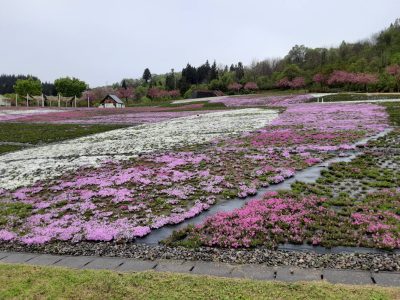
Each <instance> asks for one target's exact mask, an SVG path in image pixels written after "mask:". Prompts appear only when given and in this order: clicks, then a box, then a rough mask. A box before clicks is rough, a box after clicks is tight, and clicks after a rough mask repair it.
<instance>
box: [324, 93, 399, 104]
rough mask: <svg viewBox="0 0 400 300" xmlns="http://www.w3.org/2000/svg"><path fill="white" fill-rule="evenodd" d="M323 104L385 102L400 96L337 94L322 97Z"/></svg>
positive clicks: (387, 94)
mask: <svg viewBox="0 0 400 300" xmlns="http://www.w3.org/2000/svg"><path fill="white" fill-rule="evenodd" d="M323 98H324V102H336V101H357V100H385V99H400V94H389V93H381V94H368V95H367V94H365V93H339V94H333V95H328V96H323Z"/></svg>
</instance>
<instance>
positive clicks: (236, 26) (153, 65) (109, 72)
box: [0, 0, 400, 87]
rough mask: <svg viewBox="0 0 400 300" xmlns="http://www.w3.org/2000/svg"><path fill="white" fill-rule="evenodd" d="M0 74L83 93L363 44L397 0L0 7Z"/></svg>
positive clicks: (399, 13) (66, 1) (95, 0)
mask: <svg viewBox="0 0 400 300" xmlns="http://www.w3.org/2000/svg"><path fill="white" fill-rule="evenodd" d="M0 4H1V5H0V39H1V44H0V57H1V59H0V73H6V74H13V73H18V74H27V73H29V74H33V75H36V76H38V77H39V78H40V79H41V80H42V81H53V80H54V79H56V78H58V77H61V76H66V75H68V76H75V77H78V78H80V79H82V80H85V81H86V82H88V83H89V84H90V86H91V87H95V86H98V85H105V84H111V83H113V82H117V81H120V80H121V79H122V78H135V77H140V76H141V75H142V73H143V69H144V68H146V67H148V68H150V70H151V72H152V73H165V72H168V71H169V70H170V69H171V68H175V70H177V71H180V70H181V69H182V67H184V66H185V65H186V63H187V62H190V63H191V64H193V65H195V66H198V65H200V64H202V63H203V62H205V60H206V59H209V60H210V61H213V60H214V59H215V60H216V61H217V63H223V64H228V65H230V64H231V63H236V62H237V61H242V62H243V63H244V64H249V63H250V62H251V61H252V60H253V59H259V60H261V59H264V58H270V57H282V56H284V55H285V54H286V53H287V52H288V51H289V50H290V48H291V47H292V46H293V45H295V44H304V45H306V46H308V47H321V46H336V45H338V44H340V42H341V41H342V40H346V41H350V42H354V41H357V40H360V39H364V38H368V37H369V36H370V35H371V34H372V33H376V32H378V31H380V30H381V29H383V28H385V27H387V26H388V25H389V24H390V23H391V22H393V21H394V20H395V19H396V18H398V17H400V1H399V0H375V1H373V0H335V1H325V0H274V1H272V0H245V1H235V0H158V1H156V0H153V1H151V0H147V1H145V0H141V1H136V0H112V1H110V0H108V1H106V0H0Z"/></svg>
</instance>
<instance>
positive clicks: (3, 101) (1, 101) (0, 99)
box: [0, 95, 11, 106]
mask: <svg viewBox="0 0 400 300" xmlns="http://www.w3.org/2000/svg"><path fill="white" fill-rule="evenodd" d="M0 106H11V100H10V99H8V98H6V97H4V96H2V95H0Z"/></svg>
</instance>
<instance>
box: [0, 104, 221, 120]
mask: <svg viewBox="0 0 400 300" xmlns="http://www.w3.org/2000/svg"><path fill="white" fill-rule="evenodd" d="M202 105H203V104H191V105H185V106H180V107H176V108H175V107H173V108H171V107H134V108H131V107H129V108H124V109H101V108H58V107H57V108H46V109H42V108H38V107H29V108H22V107H17V108H13V109H12V110H11V109H4V108H2V109H1V110H0V112H4V113H3V114H1V113H0V122H4V121H14V122H24V123H62V124H126V125H135V124H144V123H155V122H161V121H165V120H170V119H173V118H180V117H187V116H192V115H198V114H204V113H208V112H210V111H207V110H201V111H199V110H197V111H196V109H199V108H201V107H202ZM172 110H173V111H172ZM7 111H12V112H13V113H12V114H7ZM214 111H215V110H214Z"/></svg>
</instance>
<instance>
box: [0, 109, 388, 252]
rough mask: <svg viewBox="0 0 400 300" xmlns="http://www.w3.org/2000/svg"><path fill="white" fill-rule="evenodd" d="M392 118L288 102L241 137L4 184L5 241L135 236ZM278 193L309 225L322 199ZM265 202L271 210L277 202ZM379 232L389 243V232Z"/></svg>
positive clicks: (325, 153) (1, 230)
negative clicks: (298, 200) (54, 176)
mask: <svg viewBox="0 0 400 300" xmlns="http://www.w3.org/2000/svg"><path fill="white" fill-rule="evenodd" d="M382 124H383V125H382ZM385 124H387V116H386V114H385V112H384V109H383V108H382V107H379V106H377V105H370V104H326V105H323V106H318V105H315V104H297V105H291V106H289V107H288V108H287V110H286V111H285V112H283V113H282V114H281V115H280V116H279V118H278V119H276V120H275V121H274V122H273V124H271V125H268V126H266V127H265V128H262V129H260V130H257V131H255V132H249V133H246V134H243V135H242V136H240V137H236V138H232V137H231V138H221V139H218V140H215V141H214V142H212V143H210V144H206V145H193V146H186V147H185V149H176V150H175V151H169V152H161V153H160V152H158V153H150V154H146V155H142V156H141V157H139V158H135V159H132V160H130V161H108V162H106V163H104V164H103V165H102V166H100V167H98V168H81V169H80V170H78V171H77V172H75V173H73V174H65V175H64V176H62V177H60V178H57V179H54V180H50V181H47V182H38V183H36V184H35V185H33V186H29V187H24V188H19V189H17V190H13V191H6V190H0V204H1V206H2V207H5V208H7V209H5V210H4V211H7V212H8V213H7V215H5V217H4V216H2V218H1V219H0V220H1V221H2V223H0V224H1V225H0V241H7V242H10V241H15V242H19V243H24V244H40V243H47V242H52V241H57V240H58V241H71V242H79V241H84V240H89V241H111V240H123V241H129V240H132V239H134V238H137V237H141V236H144V235H146V234H148V233H150V232H151V230H153V229H156V228H160V227H162V226H165V225H167V224H177V223H180V222H182V221H184V220H185V219H188V218H192V217H193V216H195V215H197V214H200V213H201V212H202V211H204V210H207V209H208V208H209V207H210V206H211V205H213V204H214V203H216V202H218V201H221V200H222V199H230V198H234V197H241V198H244V197H246V196H248V195H254V194H255V193H256V192H257V189H258V188H259V187H261V186H268V185H270V184H275V183H279V182H282V181H283V180H285V179H286V178H289V177H291V176H293V175H294V174H295V172H296V171H297V170H300V169H303V168H306V167H308V166H311V165H314V164H317V163H319V162H321V161H322V160H324V159H326V158H328V157H331V156H332V153H331V152H332V151H345V150H348V149H351V148H352V146H351V144H353V143H354V142H356V141H358V140H359V139H361V138H363V137H366V136H368V135H372V134H376V133H378V132H379V131H381V130H382V129H384V128H385V127H386V125H385ZM279 201H280V200H276V201H275V202H276V203H279V205H280V206H279V207H281V206H282V207H283V206H284V205H288V203H289V204H290V205H291V206H292V207H293V208H296V209H297V210H296V211H293V212H291V213H293V216H289V215H288V216H286V217H284V218H283V216H284V215H282V218H283V219H281V216H280V215H279V216H280V219H279V221H277V222H278V223H279V222H287V224H292V223H293V224H303V223H304V222H305V223H306V224H311V223H308V222H309V221H310V220H312V218H311V217H310V216H309V215H310V214H313V213H315V210H314V209H313V208H312V207H311V206H312V204H315V203H316V201H317V202H318V201H322V200H321V199H315V198H309V199H305V200H304V203H300V204H299V205H301V206H297V204H295V203H292V202H293V201H292V200H290V199H287V200H282V201H280V202H279ZM288 201H289V202H288ZM290 201H292V202H290ZM275 202H274V203H275ZM257 203H258V202H257ZM263 203H264V202H263ZM268 203H269V204H268V205H269V206H267V208H268V209H269V210H271V209H276V207H272V206H271V205H272V204H274V203H272V202H268ZM270 204H271V205H270ZM292 204H293V205H292ZM263 205H264V204H260V203H259V204H257V205H256V207H257V208H262V207H264V206H263ZM274 205H275V204H274ZM277 205H278V204H277ZM14 207H19V210H18V211H19V212H20V213H16V212H15V211H16V210H14ZM283 211H285V210H282V212H283ZM318 212H319V211H318ZM254 213H255V212H254ZM292 217H293V219H291V218H292ZM219 218H220V217H219ZM257 218H258V217H256V216H255V215H253V213H252V214H251V217H250V218H248V219H247V221H246V222H248V223H249V226H250V227H249V228H250V229H249V230H250V231H249V232H255V231H257V230H258V227H257V226H258V225H257V224H259V223H258V222H259V221H258V219H257ZM238 222H242V221H239V220H238ZM310 222H311V221H310ZM274 224H275V223H274ZM279 224H280V223H279ZM252 226H253V227H252ZM224 228H225V227H224ZM226 228H228V227H226ZM279 228H281V229H283V228H282V227H277V228H276V230H278V231H279ZM293 230H294V231H290V232H291V240H293V241H296V240H299V241H300V240H301V239H302V238H303V234H304V232H303V231H302V230H301V228H300V225H299V226H298V227H294V229H293ZM257 232H258V231H257ZM235 234H236V233H235ZM247 238H249V237H247ZM378 238H379V237H377V239H378ZM318 239H319V236H315V237H314V242H317V241H318ZM382 240H384V241H385V242H389V240H390V237H388V236H383V237H382ZM235 243H238V244H235ZM250 244H251V241H249V240H247V239H246V238H243V239H242V240H240V241H236V242H233V240H232V246H237V247H239V246H247V245H250Z"/></svg>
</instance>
